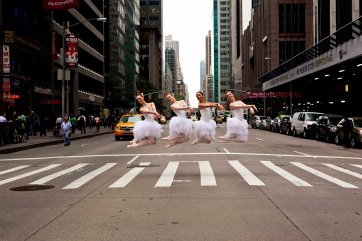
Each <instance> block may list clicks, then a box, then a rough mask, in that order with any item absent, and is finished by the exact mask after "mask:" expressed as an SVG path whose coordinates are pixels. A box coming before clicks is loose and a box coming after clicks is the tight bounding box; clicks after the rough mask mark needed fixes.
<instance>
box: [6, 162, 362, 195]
mask: <svg viewBox="0 0 362 241" xmlns="http://www.w3.org/2000/svg"><path fill="white" fill-rule="evenodd" d="M180 163H197V164H198V166H196V167H195V166H194V165H192V167H193V168H197V169H198V170H199V174H196V175H194V176H195V177H197V175H199V177H200V186H202V187H207V186H217V185H218V183H217V175H215V173H214V170H213V168H212V166H211V163H210V161H171V162H168V163H167V165H166V167H165V168H164V170H163V171H162V169H158V170H159V172H160V174H154V175H156V177H157V178H158V180H157V181H156V180H155V182H156V184H155V185H154V187H155V188H168V187H171V186H172V185H181V183H183V184H187V183H189V182H192V180H175V176H176V173H177V171H178V169H179V168H181V167H180ZM227 163H228V164H229V165H230V166H231V167H232V168H233V170H235V171H236V173H235V172H234V171H233V173H234V174H233V175H240V176H241V177H242V178H243V179H244V180H245V181H246V183H247V184H248V185H250V186H265V185H268V183H266V184H265V183H264V182H263V181H264V180H263V181H262V180H260V179H259V178H258V177H257V176H256V175H255V174H253V173H252V171H250V170H249V169H248V167H247V164H246V163H243V162H242V161H239V160H229V161H227ZM242 163H243V164H242ZM257 163H260V165H261V166H265V167H267V169H264V170H269V171H272V172H274V173H276V174H278V175H279V176H280V177H282V178H284V179H286V180H287V181H289V182H291V183H292V184H294V185H295V186H298V187H313V186H316V185H311V184H310V183H308V182H307V181H305V180H302V179H301V178H300V177H297V176H295V175H294V173H293V172H295V171H296V170H297V169H296V167H297V168H298V169H302V170H304V171H306V172H308V173H311V174H313V175H315V176H317V177H319V178H322V179H324V180H326V181H328V182H331V183H333V184H336V185H338V186H340V187H342V188H359V187H357V186H356V185H353V184H351V183H348V182H345V181H342V180H340V179H338V178H336V177H333V176H331V175H327V174H326V173H323V172H321V171H319V170H317V169H318V168H317V167H316V169H314V168H311V167H310V166H308V165H307V164H302V163H300V162H290V163H291V164H292V165H293V167H294V168H292V169H291V170H288V171H286V170H285V169H283V168H281V167H279V166H277V165H276V164H275V163H273V162H272V161H259V162H253V165H256V164H257ZM116 164H117V163H106V164H104V165H103V166H101V167H99V168H98V169H95V170H93V171H90V172H89V173H87V174H85V175H83V176H81V177H79V178H78V179H76V180H75V181H73V182H71V183H70V184H68V185H66V186H64V187H63V188H62V189H77V188H80V187H82V186H83V185H85V184H86V183H88V182H90V181H91V180H92V179H94V178H96V177H97V176H98V175H100V174H102V173H104V172H106V171H108V170H109V169H110V168H112V167H114V166H115V165H116ZM60 165H61V164H52V165H48V166H46V167H42V168H40V169H37V170H34V171H30V172H26V173H23V174H21V175H16V176H14V177H10V178H7V179H4V180H0V185H3V184H6V183H10V182H14V181H16V180H19V179H22V178H25V177H29V176H32V175H36V174H40V173H42V172H45V171H49V170H51V169H53V168H55V167H58V166H60ZM87 165H89V163H79V164H77V165H74V166H72V167H69V168H67V169H64V170H61V171H58V172H55V173H53V174H48V175H46V176H44V177H41V178H38V179H36V180H35V181H32V182H30V183H29V184H32V185H42V184H45V183H47V182H50V181H52V180H54V179H56V178H58V177H61V176H64V175H66V174H71V175H72V176H79V175H80V174H79V173H80V172H75V171H77V170H79V169H82V168H83V167H85V166H87ZM150 165H151V162H140V163H139V164H138V165H136V166H134V167H132V168H131V169H129V171H127V172H126V173H125V174H123V175H122V176H121V177H119V178H118V179H117V180H116V181H115V182H114V183H112V184H111V185H110V186H108V188H125V187H127V186H129V185H131V182H132V183H133V182H135V179H136V178H137V177H139V176H141V175H143V174H142V173H145V172H146V171H145V170H146V168H147V167H149V166H150ZM185 165H187V164H185ZM341 165H343V164H341ZM349 166H354V167H358V168H362V165H359V164H349ZM28 167H31V166H30V165H21V166H17V167H13V168H10V169H7V170H3V171H0V175H5V174H7V175H8V176H9V175H15V174H13V173H12V172H16V171H19V170H22V169H25V168H28ZM319 167H324V169H325V168H330V169H332V170H333V171H334V173H335V174H336V175H337V174H338V173H342V174H340V175H344V174H347V175H350V176H353V177H354V178H358V179H362V174H361V173H358V172H356V171H352V170H348V168H347V166H344V167H343V168H342V167H340V166H337V165H334V164H330V163H321V164H319ZM182 168H184V166H182ZM154 170H155V169H154ZM156 170H157V169H156ZM292 170H293V171H292ZM85 171H86V169H84V170H83V171H82V173H84V172H85ZM161 172H162V173H161ZM158 175H160V176H158ZM298 175H299V176H300V175H303V172H300V171H299V172H298ZM303 176H305V174H304V175H303ZM67 178H68V177H67ZM303 179H305V178H303ZM354 184H355V183H354ZM269 185H270V184H269Z"/></svg>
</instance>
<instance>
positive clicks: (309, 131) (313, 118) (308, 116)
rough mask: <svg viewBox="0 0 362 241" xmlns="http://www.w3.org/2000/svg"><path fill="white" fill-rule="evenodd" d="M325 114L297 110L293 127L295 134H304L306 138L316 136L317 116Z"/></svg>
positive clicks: (293, 119)
mask: <svg viewBox="0 0 362 241" xmlns="http://www.w3.org/2000/svg"><path fill="white" fill-rule="evenodd" d="M321 115H323V113H320V112H295V113H294V115H293V118H292V124H291V129H292V133H293V136H297V135H300V134H303V137H304V138H308V137H309V136H314V134H315V130H316V124H317V118H318V117H319V116H321Z"/></svg>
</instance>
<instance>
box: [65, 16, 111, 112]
mask: <svg viewBox="0 0 362 241" xmlns="http://www.w3.org/2000/svg"><path fill="white" fill-rule="evenodd" d="M90 21H100V22H103V23H104V22H106V21H107V18H90V19H85V20H83V21H80V22H78V23H75V24H72V25H68V24H69V22H67V26H66V25H65V22H63V29H62V30H63V33H62V35H63V36H62V40H63V43H62V46H63V51H62V52H61V56H62V115H63V116H64V114H65V93H64V92H65V91H64V89H65V71H66V69H67V66H66V64H65V37H66V34H67V31H68V29H69V28H71V27H74V26H76V25H78V24H81V23H85V22H90ZM103 35H104V31H103ZM103 45H104V43H103ZM103 55H104V49H103ZM68 87H69V86H68V80H67V96H66V102H67V105H66V107H67V109H66V113H67V114H68V115H69V88H68Z"/></svg>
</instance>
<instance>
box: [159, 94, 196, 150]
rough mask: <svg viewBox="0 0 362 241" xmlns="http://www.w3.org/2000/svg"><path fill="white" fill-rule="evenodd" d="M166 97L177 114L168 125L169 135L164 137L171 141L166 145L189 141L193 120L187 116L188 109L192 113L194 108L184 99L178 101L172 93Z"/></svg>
mask: <svg viewBox="0 0 362 241" xmlns="http://www.w3.org/2000/svg"><path fill="white" fill-rule="evenodd" d="M166 99H167V100H168V101H169V102H170V104H171V105H170V108H171V110H172V111H173V112H175V114H176V116H173V117H172V118H171V120H170V122H169V125H168V126H169V136H167V137H164V138H162V139H163V140H166V141H169V144H168V145H166V146H165V147H171V146H173V145H175V144H176V143H183V142H187V141H189V139H190V135H191V134H192V120H191V119H187V118H186V111H187V112H188V113H189V114H191V113H192V112H193V109H192V108H191V107H190V106H188V105H187V103H186V102H185V101H184V100H180V101H177V100H176V99H175V97H174V95H173V94H172V93H168V94H167V95H166Z"/></svg>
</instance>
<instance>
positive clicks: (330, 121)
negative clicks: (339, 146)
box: [315, 114, 342, 142]
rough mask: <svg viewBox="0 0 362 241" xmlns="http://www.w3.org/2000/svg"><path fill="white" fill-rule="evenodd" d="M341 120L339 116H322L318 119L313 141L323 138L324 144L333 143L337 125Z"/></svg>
mask: <svg viewBox="0 0 362 241" xmlns="http://www.w3.org/2000/svg"><path fill="white" fill-rule="evenodd" d="M341 119H342V116H341V115H335V114H324V115H321V116H320V117H318V119H317V124H316V130H315V139H316V140H320V139H321V138H323V139H324V140H325V141H326V142H331V141H333V140H334V138H335V136H336V131H337V125H338V123H339V122H340V120H341Z"/></svg>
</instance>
